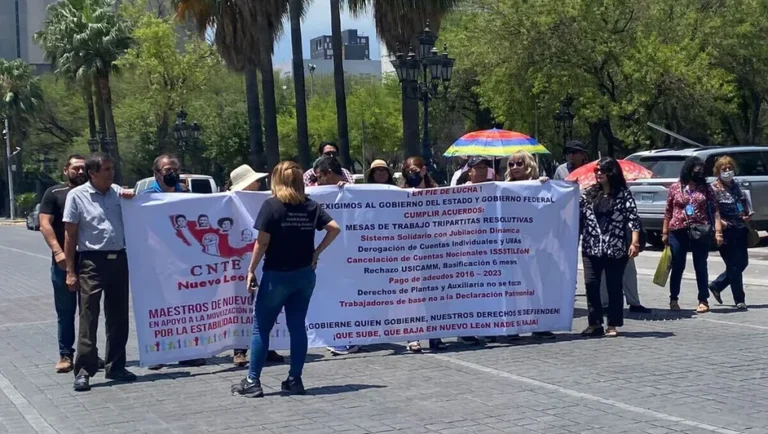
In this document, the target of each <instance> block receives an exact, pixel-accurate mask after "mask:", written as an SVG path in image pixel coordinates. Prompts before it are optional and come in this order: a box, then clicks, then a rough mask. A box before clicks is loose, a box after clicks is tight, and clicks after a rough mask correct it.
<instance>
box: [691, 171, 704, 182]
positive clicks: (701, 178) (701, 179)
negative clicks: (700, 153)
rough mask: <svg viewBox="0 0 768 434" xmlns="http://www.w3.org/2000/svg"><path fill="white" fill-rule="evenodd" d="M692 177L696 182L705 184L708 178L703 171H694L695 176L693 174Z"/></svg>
mask: <svg viewBox="0 0 768 434" xmlns="http://www.w3.org/2000/svg"><path fill="white" fill-rule="evenodd" d="M691 179H692V180H693V182H695V183H696V184H704V183H705V182H707V179H706V178H704V174H703V173H701V172H693V176H691Z"/></svg>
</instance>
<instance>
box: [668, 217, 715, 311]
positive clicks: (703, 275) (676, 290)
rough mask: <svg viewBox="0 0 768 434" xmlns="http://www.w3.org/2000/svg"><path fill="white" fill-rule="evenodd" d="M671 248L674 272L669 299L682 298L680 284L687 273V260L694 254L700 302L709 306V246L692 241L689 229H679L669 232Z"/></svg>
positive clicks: (671, 276) (694, 267)
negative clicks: (684, 273) (689, 253)
mask: <svg viewBox="0 0 768 434" xmlns="http://www.w3.org/2000/svg"><path fill="white" fill-rule="evenodd" d="M669 248H670V250H672V272H671V273H670V282H669V299H670V300H671V301H677V299H678V297H679V296H680V284H681V283H682V281H683V271H685V259H686V257H687V256H688V252H691V253H692V254H693V269H694V270H695V271H696V287H697V288H698V290H699V302H700V303H704V304H708V301H707V300H708V299H709V287H708V285H709V273H708V271H707V258H708V257H709V245H708V244H706V242H704V243H697V242H695V241H691V239H690V237H689V235H688V229H677V230H674V231H670V232H669Z"/></svg>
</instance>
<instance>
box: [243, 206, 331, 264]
mask: <svg viewBox="0 0 768 434" xmlns="http://www.w3.org/2000/svg"><path fill="white" fill-rule="evenodd" d="M331 221H333V219H332V218H331V216H330V215H328V213H327V212H325V210H324V209H323V208H322V207H321V206H320V205H319V204H318V203H317V202H315V201H314V200H312V199H309V198H307V200H306V201H305V202H304V203H302V204H300V205H292V204H287V203H282V202H280V201H279V200H278V199H277V198H274V197H271V198H269V199H267V200H266V201H265V202H264V204H263V205H262V206H261V210H259V215H258V216H257V217H256V224H255V225H254V229H256V230H257V231H259V232H266V233H268V234H269V235H270V240H269V246H268V247H267V251H266V253H265V254H264V267H263V269H264V271H294V270H299V269H301V268H306V267H309V266H310V265H312V255H313V254H314V253H315V231H316V230H318V231H319V230H322V229H323V228H325V227H326V226H327V225H328V223H330V222H331Z"/></svg>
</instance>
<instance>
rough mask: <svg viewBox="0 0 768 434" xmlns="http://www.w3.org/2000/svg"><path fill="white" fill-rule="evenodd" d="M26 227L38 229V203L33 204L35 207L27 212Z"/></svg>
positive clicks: (32, 229) (31, 229)
mask: <svg viewBox="0 0 768 434" xmlns="http://www.w3.org/2000/svg"><path fill="white" fill-rule="evenodd" d="M27 229H29V230H30V231H39V230H40V204H39V203H38V204H37V205H35V208H33V209H32V211H30V212H29V213H27Z"/></svg>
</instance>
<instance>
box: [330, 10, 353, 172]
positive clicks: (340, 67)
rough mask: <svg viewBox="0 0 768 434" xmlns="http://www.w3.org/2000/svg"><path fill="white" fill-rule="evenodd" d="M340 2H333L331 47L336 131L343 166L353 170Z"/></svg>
mask: <svg viewBox="0 0 768 434" xmlns="http://www.w3.org/2000/svg"><path fill="white" fill-rule="evenodd" d="M339 1H340V0H331V45H332V47H333V82H334V84H335V87H336V129H337V131H338V135H339V138H338V139H339V143H338V144H339V157H340V160H341V165H342V166H344V167H345V168H347V169H350V168H351V165H352V156H351V155H350V153H349V127H348V125H347V94H346V91H345V88H344V50H343V47H342V44H341V6H340V4H339Z"/></svg>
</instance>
